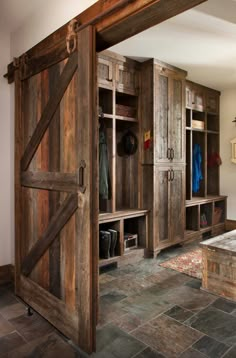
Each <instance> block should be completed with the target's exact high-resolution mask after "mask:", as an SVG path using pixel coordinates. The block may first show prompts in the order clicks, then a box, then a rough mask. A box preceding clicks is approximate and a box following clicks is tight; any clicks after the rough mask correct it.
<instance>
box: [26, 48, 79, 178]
mask: <svg viewBox="0 0 236 358" xmlns="http://www.w3.org/2000/svg"><path fill="white" fill-rule="evenodd" d="M77 67H78V54H77V51H75V52H74V53H73V54H72V55H71V56H70V57H69V60H68V61H67V63H66V65H65V67H64V69H63V71H62V73H61V75H60V77H59V79H58V84H57V86H55V88H56V89H55V93H54V94H53V95H52V96H50V98H49V100H48V103H47V105H46V107H45V109H44V111H43V113H42V116H41V118H40V121H39V122H38V124H37V126H36V129H35V131H34V133H33V135H32V137H31V139H30V141H29V143H28V144H27V146H26V149H25V152H24V154H23V157H22V159H21V170H22V171H25V170H27V168H28V166H29V165H30V162H31V160H32V158H33V156H34V153H35V152H36V150H37V148H38V146H39V144H40V142H41V140H42V138H43V136H44V133H45V132H46V130H47V128H48V126H49V124H50V122H51V120H52V118H53V116H54V114H55V112H56V110H57V107H58V105H59V103H60V101H61V99H62V97H63V95H64V93H65V91H66V89H67V87H68V85H69V83H70V81H71V80H72V77H73V75H74V73H75V71H76V69H77Z"/></svg>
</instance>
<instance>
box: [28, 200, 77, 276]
mask: <svg viewBox="0 0 236 358" xmlns="http://www.w3.org/2000/svg"><path fill="white" fill-rule="evenodd" d="M77 208H78V197H77V195H76V194H69V195H68V196H67V198H66V200H65V201H64V202H63V204H62V205H61V206H60V208H59V209H58V210H57V212H56V214H55V215H54V216H53V218H52V219H51V221H50V223H49V225H48V228H47V230H46V231H45V232H44V234H43V235H42V237H41V239H40V240H38V241H37V243H36V244H35V245H34V246H33V247H32V249H31V250H30V252H29V254H28V255H27V256H26V257H25V258H24V260H23V263H22V267H21V269H22V273H23V274H24V275H25V276H28V275H29V274H30V272H31V271H32V269H33V268H34V266H35V265H36V263H37V262H38V261H39V259H40V258H41V256H42V255H43V254H44V253H45V252H46V250H47V249H48V247H49V246H50V245H51V244H52V242H53V241H54V240H55V238H56V236H57V235H58V233H59V232H60V230H61V229H62V228H63V227H64V225H65V224H66V223H67V221H68V220H69V219H70V217H71V216H72V215H73V213H74V212H75V211H76V209H77Z"/></svg>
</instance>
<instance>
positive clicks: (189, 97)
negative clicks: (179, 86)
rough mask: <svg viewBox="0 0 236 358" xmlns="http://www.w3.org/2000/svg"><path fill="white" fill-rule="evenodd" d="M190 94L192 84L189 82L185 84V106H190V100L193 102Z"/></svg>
mask: <svg viewBox="0 0 236 358" xmlns="http://www.w3.org/2000/svg"><path fill="white" fill-rule="evenodd" d="M192 94H193V91H192V86H191V85H190V84H186V87H185V102H186V107H187V108H192V102H193V99H192Z"/></svg>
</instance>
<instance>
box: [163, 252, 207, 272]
mask: <svg viewBox="0 0 236 358" xmlns="http://www.w3.org/2000/svg"><path fill="white" fill-rule="evenodd" d="M160 266H162V267H165V268H170V269H172V270H175V271H178V272H181V273H185V274H186V275H189V276H192V277H196V278H199V279H201V278H202V250H201V249H195V250H193V251H189V252H186V253H184V254H181V255H179V256H176V257H174V258H172V259H170V260H167V261H164V262H162V263H161V264H160Z"/></svg>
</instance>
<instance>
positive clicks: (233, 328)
mask: <svg viewBox="0 0 236 358" xmlns="http://www.w3.org/2000/svg"><path fill="white" fill-rule="evenodd" d="M185 324H188V325H189V326H191V327H193V328H195V329H197V330H198V331H201V332H203V333H205V334H206V335H208V336H210V337H212V338H215V339H216V340H217V341H219V342H222V343H225V344H226V345H234V344H236V317H233V316H231V315H230V314H228V313H225V312H223V311H220V310H218V309H216V308H214V307H212V306H209V307H207V308H206V309H204V310H202V311H201V312H199V313H198V314H196V315H195V316H193V317H191V318H190V319H189V320H187V321H186V322H185Z"/></svg>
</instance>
